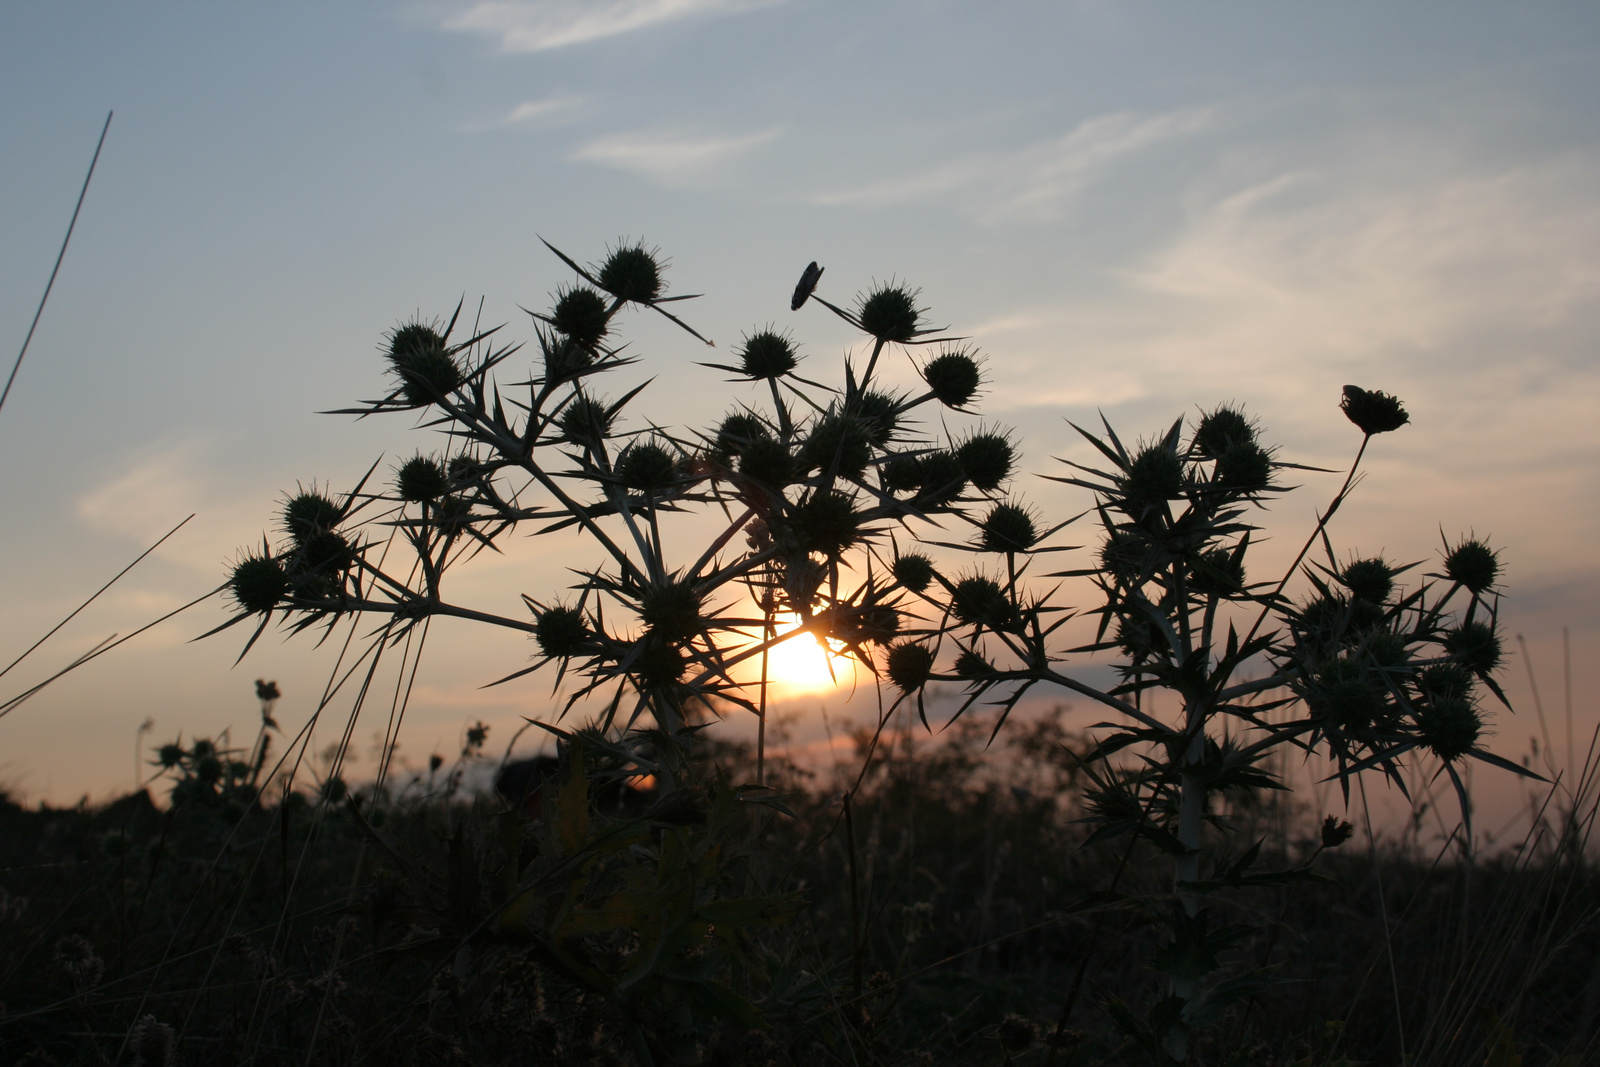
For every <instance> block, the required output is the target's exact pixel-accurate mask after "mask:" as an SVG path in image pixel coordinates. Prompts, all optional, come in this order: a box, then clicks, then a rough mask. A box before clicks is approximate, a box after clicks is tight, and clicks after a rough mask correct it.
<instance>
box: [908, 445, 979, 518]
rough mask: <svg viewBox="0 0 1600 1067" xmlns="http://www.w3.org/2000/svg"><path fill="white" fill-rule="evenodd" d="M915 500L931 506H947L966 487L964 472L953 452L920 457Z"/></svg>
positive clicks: (933, 453)
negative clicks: (918, 480)
mask: <svg viewBox="0 0 1600 1067" xmlns="http://www.w3.org/2000/svg"><path fill="white" fill-rule="evenodd" d="M918 473H919V474H920V475H921V483H922V484H921V485H919V486H918V487H917V499H918V500H921V501H924V502H926V503H928V504H932V505H936V506H937V505H940V504H948V503H950V502H951V501H952V500H955V499H956V498H957V497H959V496H960V495H961V493H962V490H964V489H966V487H967V476H966V472H965V471H964V470H962V468H961V460H959V459H957V458H956V455H955V453H953V452H930V453H928V454H927V455H926V456H923V457H922V463H921V467H920V470H919V471H918Z"/></svg>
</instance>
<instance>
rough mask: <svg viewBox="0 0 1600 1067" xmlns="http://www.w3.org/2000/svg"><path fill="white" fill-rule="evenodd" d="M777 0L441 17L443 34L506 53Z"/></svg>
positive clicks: (510, 1) (537, 7) (518, 5)
mask: <svg viewBox="0 0 1600 1067" xmlns="http://www.w3.org/2000/svg"><path fill="white" fill-rule="evenodd" d="M778 2H781V0H479V2H477V3H474V4H471V5H469V6H468V7H466V8H465V9H464V10H461V11H458V12H457V13H455V14H453V15H449V16H447V17H445V18H444V19H443V20H442V22H441V25H442V27H443V28H444V29H446V30H455V31H458V32H464V33H477V34H482V35H484V36H488V37H493V38H496V39H497V40H498V41H499V43H500V47H501V48H502V49H504V50H505V51H507V52H542V51H544V50H545V49H547V48H560V47H562V46H564V45H571V44H581V43H583V42H585V41H596V40H600V39H601V38H604V37H615V36H616V35H617V34H621V33H629V32H632V31H633V30H640V29H644V28H645V27H647V26H654V25H657V24H660V23H665V22H676V21H678V20H680V19H686V18H692V17H694V16H697V15H733V14H738V13H740V12H744V11H751V10H754V9H756V8H760V7H768V6H771V5H772V4H774V3H778Z"/></svg>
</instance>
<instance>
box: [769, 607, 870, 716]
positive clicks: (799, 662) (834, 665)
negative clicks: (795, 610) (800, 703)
mask: <svg viewBox="0 0 1600 1067" xmlns="http://www.w3.org/2000/svg"><path fill="white" fill-rule="evenodd" d="M799 625H800V619H799V617H798V616H796V615H793V614H787V615H781V616H779V619H778V633H779V634H780V635H782V634H785V633H789V632H790V631H792V630H794V629H795V628H796V627H798V626H799ZM859 669H860V668H859V667H858V666H857V664H856V662H855V661H854V660H853V659H851V658H850V657H849V656H841V655H837V654H835V653H834V652H833V650H832V649H824V648H823V646H822V643H821V642H819V641H818V640H817V639H816V638H815V637H814V636H812V635H811V634H795V635H794V636H793V637H791V638H789V639H788V640H787V641H783V642H782V643H781V644H778V645H777V646H775V647H774V648H773V650H772V653H771V654H770V655H769V656H768V659H767V676H768V677H769V678H770V679H771V681H772V683H773V685H774V686H775V687H776V689H777V695H779V696H800V695H803V694H808V693H825V692H828V691H830V690H833V689H837V688H839V687H840V686H847V685H849V684H850V683H852V682H853V681H855V678H856V671H858V670H859Z"/></svg>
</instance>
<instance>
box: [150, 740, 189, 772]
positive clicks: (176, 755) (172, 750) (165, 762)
mask: <svg viewBox="0 0 1600 1067" xmlns="http://www.w3.org/2000/svg"><path fill="white" fill-rule="evenodd" d="M185 755H186V753H185V752H184V751H183V746H182V745H179V744H174V743H173V742H171V741H168V742H167V743H166V744H164V745H162V746H161V747H160V748H158V749H156V762H157V763H158V764H160V765H161V767H162V769H163V770H171V769H172V768H174V767H176V766H177V765H178V764H180V763H182V762H183V757H184V756H185Z"/></svg>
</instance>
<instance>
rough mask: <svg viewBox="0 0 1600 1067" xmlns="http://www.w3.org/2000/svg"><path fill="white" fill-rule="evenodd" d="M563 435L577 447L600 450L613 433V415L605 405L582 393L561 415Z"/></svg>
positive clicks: (573, 399)
mask: <svg viewBox="0 0 1600 1067" xmlns="http://www.w3.org/2000/svg"><path fill="white" fill-rule="evenodd" d="M561 433H562V436H564V437H566V439H567V440H568V441H571V442H572V443H573V444H575V445H583V446H584V447H586V448H598V447H600V442H602V441H604V440H605V439H606V437H607V436H608V435H609V434H610V433H611V415H610V413H609V412H608V411H607V410H606V406H605V404H603V403H601V402H600V401H598V400H595V399H594V398H593V397H588V396H584V395H582V394H581V393H580V394H579V395H577V396H575V397H573V398H572V402H571V403H569V404H568V405H567V407H566V410H565V411H563V412H562V413H561Z"/></svg>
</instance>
